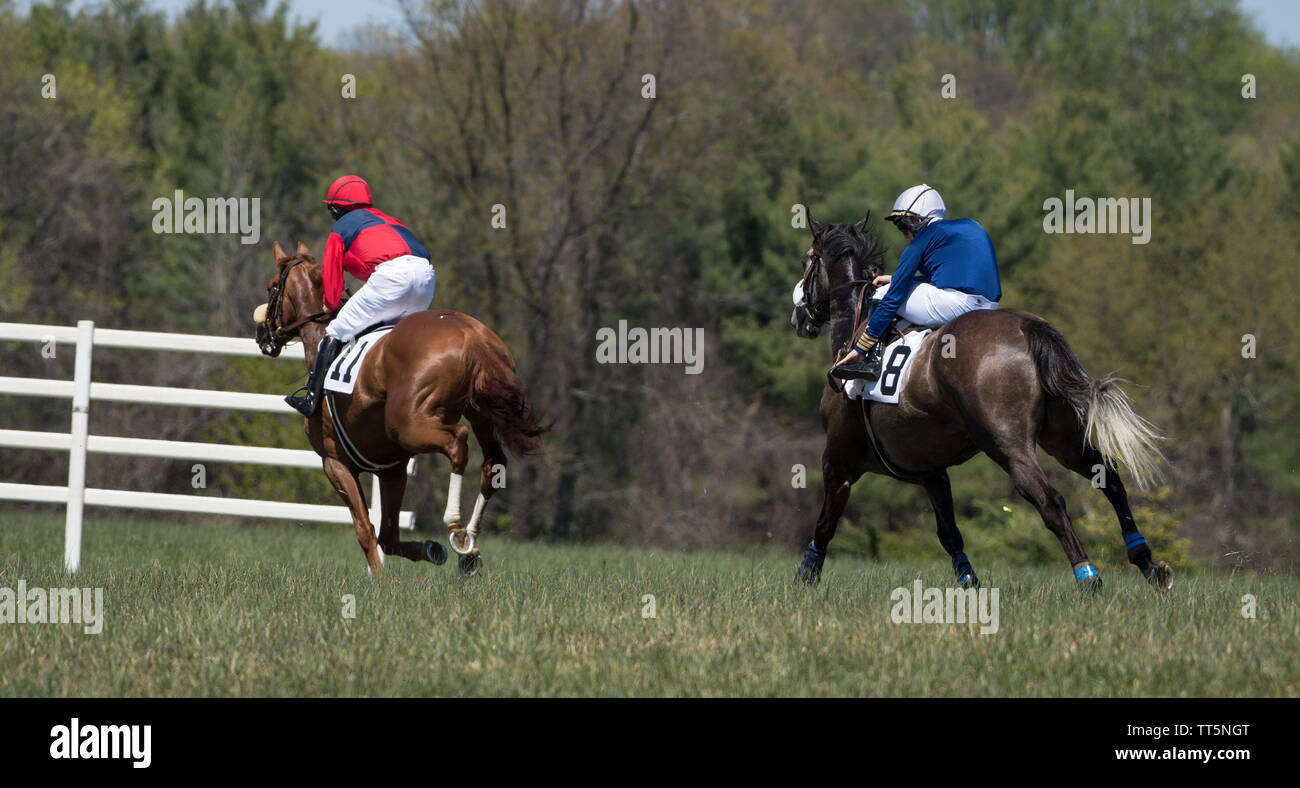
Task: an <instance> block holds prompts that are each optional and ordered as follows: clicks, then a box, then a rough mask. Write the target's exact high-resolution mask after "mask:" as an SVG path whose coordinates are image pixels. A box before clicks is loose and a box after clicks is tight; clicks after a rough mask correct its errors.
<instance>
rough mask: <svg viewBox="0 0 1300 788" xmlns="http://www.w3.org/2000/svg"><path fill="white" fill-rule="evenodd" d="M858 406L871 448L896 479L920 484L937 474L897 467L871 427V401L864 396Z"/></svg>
mask: <svg viewBox="0 0 1300 788" xmlns="http://www.w3.org/2000/svg"><path fill="white" fill-rule="evenodd" d="M858 406H859V408H860V409H861V410H862V423H863V424H864V425H865V426H866V428H867V439H868V440H869V441H871V449H872V451H874V452H875V454H876V459H878V460H880V464H881V466H882V467H884V469H885V472H886V473H888V474H889V475H890V476H893V477H894V478H895V479H899V480H901V481H905V482H912V483H913V484H920V483H921V482H923V481H926V480H927V479H930V478H931V477H933V476H936V475H937V474H934V473H911V472H910V471H900V470H899V469H898V468H896V467H895V466H894V464H893V463H891V462H890V461H889V458H888V457H886V456H885V450H884V449H883V448H881V446H880V441H879V440H877V438H876V431H875V430H874V429H872V427H871V402H870V401H868V400H867V398H866V397H865V396H863V397H862V398H861V399H859V400H858Z"/></svg>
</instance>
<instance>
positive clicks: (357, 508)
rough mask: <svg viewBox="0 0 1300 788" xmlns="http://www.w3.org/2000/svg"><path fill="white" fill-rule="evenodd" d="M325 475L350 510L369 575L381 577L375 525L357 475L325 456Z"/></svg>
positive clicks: (339, 462) (382, 572)
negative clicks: (367, 509)
mask: <svg viewBox="0 0 1300 788" xmlns="http://www.w3.org/2000/svg"><path fill="white" fill-rule="evenodd" d="M325 475H326V476H328V477H329V480H330V483H332V484H333V485H334V490H335V491H336V492H337V493H338V494H339V496H340V497H341V498H342V499H343V502H344V503H346V504H347V506H348V510H349V511H351V512H352V525H353V527H354V528H356V531H357V543H358V544H360V545H361V552H363V553H365V554H366V564H367V565H368V566H369V568H370V576H371V577H382V576H383V574H384V565H383V562H382V561H380V559H379V542H378V540H377V539H376V538H375V527H374V526H373V525H371V523H370V513H369V512H367V511H366V497H365V495H363V494H362V492H361V485H360V484H358V483H357V476H356V474H354V473H353V472H352V471H351V469H349V468H348V466H346V465H344V464H343V463H342V462H341V461H339V460H336V459H334V458H333V457H326V458H325Z"/></svg>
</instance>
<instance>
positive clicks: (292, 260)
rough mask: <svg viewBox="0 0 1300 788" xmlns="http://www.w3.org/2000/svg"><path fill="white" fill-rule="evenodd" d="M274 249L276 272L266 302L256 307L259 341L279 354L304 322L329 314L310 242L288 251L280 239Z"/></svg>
mask: <svg viewBox="0 0 1300 788" xmlns="http://www.w3.org/2000/svg"><path fill="white" fill-rule="evenodd" d="M273 251H274V253H275V275H274V276H272V277H271V279H270V281H268V282H267V283H266V296H267V298H266V303H265V304H262V305H261V306H259V307H257V309H254V310H253V322H254V323H256V324H257V333H256V334H255V339H256V340H257V345H258V347H260V348H261V349H262V353H263V355H267V356H271V357H275V356H278V355H280V351H281V350H282V349H284V346H285V345H286V344H288V343H289V341H290V340H292V339H294V338H295V337H297V335H298V329H299V328H301V327H302V326H303V324H304V323H308V322H311V321H313V320H316V319H318V318H320V317H321V316H322V315H324V314H327V313H326V312H323V311H320V306H321V293H322V291H323V287H322V285H321V269H320V265H319V264H318V263H317V262H316V259H315V258H314V257H312V256H311V252H310V251H308V249H307V245H306V244H304V243H302V242H301V241H299V242H298V248H297V250H296V251H295V252H294V254H293V255H287V254H285V253H284V250H283V249H281V248H280V243H279V242H278V241H277V242H276V243H275V247H274V249H273Z"/></svg>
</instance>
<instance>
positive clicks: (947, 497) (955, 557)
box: [921, 471, 980, 588]
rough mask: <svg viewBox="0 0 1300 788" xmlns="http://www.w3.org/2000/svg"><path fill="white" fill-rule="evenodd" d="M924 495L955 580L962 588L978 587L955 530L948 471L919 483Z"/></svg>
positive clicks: (957, 531)
mask: <svg viewBox="0 0 1300 788" xmlns="http://www.w3.org/2000/svg"><path fill="white" fill-rule="evenodd" d="M921 484H922V486H924V487H925V492H926V495H929V496H930V506H932V507H934V520H935V524H936V525H937V526H938V531H939V544H942V545H943V549H944V550H946V551H947V552H948V556H949V557H950V558H952V569H953V571H954V572H956V573H957V582H958V584H960V585H961V587H962V588H979V587H980V579H979V577H978V576H977V575H976V574H975V570H974V569H973V568H971V565H970V559H969V558H967V557H966V552H965V551H966V545H965V542H964V541H963V540H962V538H961V531H959V530H957V515H956V513H955V512H954V510H953V506H952V484H951V483H950V482H949V481H948V473H947V471H944V472H943V473H940V474H939V475H938V476H933V477H931V478H929V479H926V480H925V481H924V482H922V483H921Z"/></svg>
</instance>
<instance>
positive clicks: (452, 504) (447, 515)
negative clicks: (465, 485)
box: [442, 473, 464, 525]
mask: <svg viewBox="0 0 1300 788" xmlns="http://www.w3.org/2000/svg"><path fill="white" fill-rule="evenodd" d="M463 478H464V477H463V476H461V475H460V474H459V473H453V474H452V475H451V484H449V485H448V486H447V511H445V512H443V514H442V521H443V523H445V524H447V525H451V524H452V523H453V522H458V521H459V520H460V483H461V480H462V479H463Z"/></svg>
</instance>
